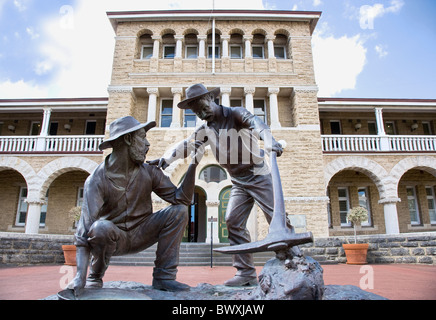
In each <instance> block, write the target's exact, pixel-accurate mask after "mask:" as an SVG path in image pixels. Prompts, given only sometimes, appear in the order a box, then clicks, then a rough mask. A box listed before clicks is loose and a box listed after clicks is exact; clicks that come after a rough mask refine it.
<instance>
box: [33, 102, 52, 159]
mask: <svg viewBox="0 0 436 320" xmlns="http://www.w3.org/2000/svg"><path fill="white" fill-rule="evenodd" d="M51 111H52V109H51V108H44V116H43V119H42V124H41V132H40V133H39V137H38V139H37V141H36V150H37V151H46V150H45V142H46V137H47V136H48V133H49V128H50V118H51Z"/></svg>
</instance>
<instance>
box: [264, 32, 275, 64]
mask: <svg viewBox="0 0 436 320" xmlns="http://www.w3.org/2000/svg"><path fill="white" fill-rule="evenodd" d="M265 40H266V42H267V44H268V59H272V58H275V54H274V36H267V37H266V39H265Z"/></svg>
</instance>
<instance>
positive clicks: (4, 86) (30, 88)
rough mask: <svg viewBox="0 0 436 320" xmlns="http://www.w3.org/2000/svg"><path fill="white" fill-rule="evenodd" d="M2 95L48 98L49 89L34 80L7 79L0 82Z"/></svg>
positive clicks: (14, 97) (9, 97) (6, 97)
mask: <svg viewBox="0 0 436 320" xmlns="http://www.w3.org/2000/svg"><path fill="white" fill-rule="evenodd" d="M0 97H2V99H17V98H47V97H49V91H48V90H47V89H46V88H43V87H41V86H39V85H37V84H35V83H33V82H25V81H23V80H19V81H17V82H11V81H10V80H6V81H4V82H2V83H0Z"/></svg>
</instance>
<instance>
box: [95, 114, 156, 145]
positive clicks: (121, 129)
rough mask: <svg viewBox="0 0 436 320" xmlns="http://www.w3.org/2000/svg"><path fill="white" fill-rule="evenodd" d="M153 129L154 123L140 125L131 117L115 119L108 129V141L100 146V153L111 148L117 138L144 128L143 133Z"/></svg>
mask: <svg viewBox="0 0 436 320" xmlns="http://www.w3.org/2000/svg"><path fill="white" fill-rule="evenodd" d="M154 127H156V122H155V121H150V122H148V123H140V122H139V121H138V120H136V119H135V118H133V117H131V116H127V117H123V118H120V119H117V120H115V121H114V122H112V123H111V125H110V127H109V131H110V134H109V139H107V140H105V141H103V142H102V143H101V144H100V146H99V148H100V150H101V151H103V150H104V149H108V148H112V142H113V141H115V140H117V139H118V138H119V137H121V136H123V135H125V134H128V133H131V132H135V131H137V130H139V129H141V128H145V131H148V130H150V129H151V128H154Z"/></svg>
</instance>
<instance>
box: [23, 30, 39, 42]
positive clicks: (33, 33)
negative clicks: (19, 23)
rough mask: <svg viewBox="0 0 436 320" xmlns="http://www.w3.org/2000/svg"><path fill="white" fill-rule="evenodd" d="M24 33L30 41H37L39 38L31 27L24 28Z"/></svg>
mask: <svg viewBox="0 0 436 320" xmlns="http://www.w3.org/2000/svg"><path fill="white" fill-rule="evenodd" d="M26 32H27V34H28V35H29V36H30V38H31V39H32V40H35V39H38V38H39V34H38V33H36V32H35V30H34V29H33V27H27V28H26Z"/></svg>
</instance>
